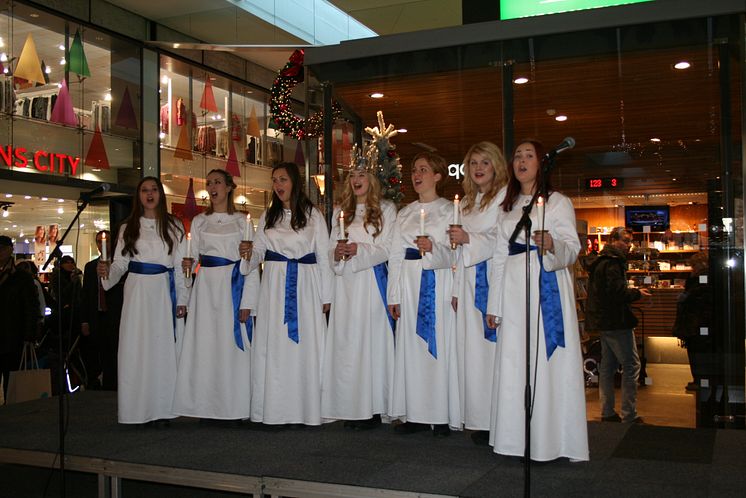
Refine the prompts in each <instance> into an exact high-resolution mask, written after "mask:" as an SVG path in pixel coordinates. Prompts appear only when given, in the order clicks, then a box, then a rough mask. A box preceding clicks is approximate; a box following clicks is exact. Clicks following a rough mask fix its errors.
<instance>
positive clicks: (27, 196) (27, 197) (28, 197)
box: [23, 195, 31, 200]
mask: <svg viewBox="0 0 746 498" xmlns="http://www.w3.org/2000/svg"><path fill="white" fill-rule="evenodd" d="M23 198H24V199H26V200H29V199H31V196H30V195H24V196H23Z"/></svg>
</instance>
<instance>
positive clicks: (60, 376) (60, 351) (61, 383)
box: [41, 196, 90, 498]
mask: <svg viewBox="0 0 746 498" xmlns="http://www.w3.org/2000/svg"><path fill="white" fill-rule="evenodd" d="M89 202H90V199H89V198H88V197H87V196H81V198H80V200H79V203H78V212H77V213H75V217H74V218H73V219H72V221H71V222H70V224H69V225H68V226H67V228H66V229H65V232H64V233H63V234H62V237H60V238H58V239H57V242H56V245H55V247H54V249H53V250H52V252H51V253H50V254H49V258H47V261H46V263H44V266H42V267H41V269H42V270H46V269H47V266H49V263H51V262H52V260H53V259H54V260H56V261H59V259H60V258H61V257H62V250H61V249H60V247H62V243H63V242H64V241H65V237H67V234H68V233H69V232H70V230H71V229H72V227H73V225H75V223H76V222H77V221H78V218H80V214H81V213H82V212H83V210H84V209H85V208H86V207H88V203H89ZM57 283H58V285H59V286H60V288H59V289H58V291H57V336H58V337H57V355H58V356H57V361H58V362H59V366H58V368H57V388H58V391H59V393H58V394H59V414H58V417H57V430H58V438H59V445H60V448H59V452H58V453H59V460H60V497H61V498H65V487H66V486H65V399H66V398H67V385H66V382H65V380H66V375H65V374H66V371H67V361H68V358H67V353H66V352H65V349H64V343H63V340H62V292H61V288H62V282H61V279H60V278H58V279H57Z"/></svg>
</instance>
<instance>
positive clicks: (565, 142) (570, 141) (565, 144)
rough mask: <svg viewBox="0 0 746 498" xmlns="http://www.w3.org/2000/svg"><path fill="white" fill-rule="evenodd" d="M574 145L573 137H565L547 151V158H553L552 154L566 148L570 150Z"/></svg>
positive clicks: (554, 154)
mask: <svg viewBox="0 0 746 498" xmlns="http://www.w3.org/2000/svg"><path fill="white" fill-rule="evenodd" d="M573 147H575V139H574V138H572V137H566V138H565V139H564V140H563V141H562V142H561V143H560V144H559V145H558V146H557V147H555V148H554V149H552V150H550V151H549V152H547V155H546V158H547V159H554V156H556V155H557V154H560V153H562V152H564V151H566V150H570V149H572V148H573Z"/></svg>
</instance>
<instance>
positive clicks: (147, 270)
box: [127, 261, 176, 341]
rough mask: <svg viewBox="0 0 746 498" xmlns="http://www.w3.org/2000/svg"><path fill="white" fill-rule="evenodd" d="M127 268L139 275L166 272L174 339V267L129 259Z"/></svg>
mask: <svg viewBox="0 0 746 498" xmlns="http://www.w3.org/2000/svg"><path fill="white" fill-rule="evenodd" d="M127 270H128V271H129V272H130V273H139V274H140V275H160V274H161V273H166V272H168V287H169V292H170V293H171V313H172V314H173V318H174V341H176V281H175V280H174V269H173V268H169V267H167V266H163V265H159V264H156V263H141V262H140V261H130V262H129V265H128V266H127Z"/></svg>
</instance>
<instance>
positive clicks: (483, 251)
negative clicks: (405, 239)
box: [449, 142, 508, 444]
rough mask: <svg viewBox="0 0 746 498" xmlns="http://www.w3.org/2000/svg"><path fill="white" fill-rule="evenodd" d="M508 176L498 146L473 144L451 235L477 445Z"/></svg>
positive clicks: (462, 377)
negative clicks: (492, 274) (491, 288)
mask: <svg viewBox="0 0 746 498" xmlns="http://www.w3.org/2000/svg"><path fill="white" fill-rule="evenodd" d="M507 176H508V172H507V166H506V164H505V158H504V157H503V154H502V152H501V151H500V149H499V148H498V147H497V145H495V144H493V143H491V142H479V143H477V144H474V145H473V146H472V147H471V148H470V149H469V151H468V152H467V153H466V157H465V158H464V177H465V178H464V182H463V184H462V185H463V188H464V193H465V196H464V198H463V199H462V201H461V202H460V204H459V208H460V218H459V220H455V221H457V222H458V223H456V224H455V226H453V227H451V229H450V230H449V235H450V239H451V243H453V244H458V260H457V263H456V274H455V277H454V286H453V306H454V309H455V310H456V337H457V342H456V344H457V348H458V372H459V393H460V399H461V415H462V423H463V425H464V427H465V428H466V429H470V430H474V431H478V432H475V433H473V434H472V439H473V440H474V442H475V443H479V444H487V440H488V436H489V432H488V431H489V429H490V411H491V407H492V376H493V371H494V366H495V342H496V340H497V334H498V333H499V332H498V330H496V329H494V328H490V327H488V326H487V322H486V312H487V297H488V290H489V285H488V278H489V273H490V270H491V268H492V254H493V253H494V251H495V235H496V232H497V221H498V215H499V211H500V207H499V204H500V203H501V202H502V200H503V198H504V197H505V189H504V188H503V186H504V185H505V183H506V181H507Z"/></svg>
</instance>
